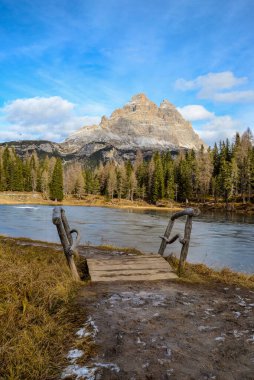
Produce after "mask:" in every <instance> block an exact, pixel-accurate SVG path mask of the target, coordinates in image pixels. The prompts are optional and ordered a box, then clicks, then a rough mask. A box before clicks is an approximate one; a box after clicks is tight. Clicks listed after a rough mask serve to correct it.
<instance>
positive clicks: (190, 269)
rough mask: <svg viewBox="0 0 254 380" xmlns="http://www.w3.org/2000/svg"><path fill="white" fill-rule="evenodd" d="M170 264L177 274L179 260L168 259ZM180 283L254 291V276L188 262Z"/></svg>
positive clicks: (171, 257) (172, 257)
mask: <svg viewBox="0 0 254 380" xmlns="http://www.w3.org/2000/svg"><path fill="white" fill-rule="evenodd" d="M167 261H168V262H169V264H170V265H171V266H172V267H173V269H174V270H175V271H176V272H177V269H178V264H179V260H178V259H177V258H176V257H175V256H169V257H168V258H167ZM179 281H181V282H184V283H189V284H204V285H210V286H214V285H216V284H223V285H225V286H227V285H230V286H241V287H245V288H249V289H254V274H245V273H241V272H234V271H232V270H231V269H229V268H223V269H221V270H214V269H212V268H209V267H208V266H206V265H204V264H191V263H188V262H186V264H185V270H184V273H183V274H182V276H181V278H180V279H179Z"/></svg>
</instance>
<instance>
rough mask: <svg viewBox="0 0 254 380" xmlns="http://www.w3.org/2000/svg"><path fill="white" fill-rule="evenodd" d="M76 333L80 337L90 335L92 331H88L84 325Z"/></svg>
mask: <svg viewBox="0 0 254 380" xmlns="http://www.w3.org/2000/svg"><path fill="white" fill-rule="evenodd" d="M76 335H77V336H78V337H79V338H85V337H87V336H90V335H91V333H90V332H88V331H86V329H85V327H82V328H81V329H79V330H78V331H77V332H76Z"/></svg>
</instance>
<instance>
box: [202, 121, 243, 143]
mask: <svg viewBox="0 0 254 380" xmlns="http://www.w3.org/2000/svg"><path fill="white" fill-rule="evenodd" d="M242 128H243V125H242V123H241V122H240V121H238V120H235V119H233V118H232V117H231V116H229V115H225V116H215V117H214V118H213V119H212V120H211V121H209V122H208V123H207V124H205V125H203V126H202V128H199V129H196V131H197V133H198V134H199V136H200V137H201V138H202V139H203V140H204V141H205V142H206V143H207V144H208V145H213V144H214V143H215V142H218V141H220V140H225V139H226V138H228V139H229V140H231V139H232V138H233V137H234V136H235V133H236V131H239V130H241V129H242Z"/></svg>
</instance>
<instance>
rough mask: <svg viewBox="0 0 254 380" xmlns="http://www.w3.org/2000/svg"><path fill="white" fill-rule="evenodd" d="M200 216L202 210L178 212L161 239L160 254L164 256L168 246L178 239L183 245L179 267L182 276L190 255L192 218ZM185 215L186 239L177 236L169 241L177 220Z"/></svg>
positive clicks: (189, 209)
mask: <svg viewBox="0 0 254 380" xmlns="http://www.w3.org/2000/svg"><path fill="white" fill-rule="evenodd" d="M199 214H200V210H199V209H198V208H186V209H185V210H183V211H179V212H176V213H175V214H173V215H172V216H171V218H170V220H169V223H168V226H167V228H166V231H165V233H164V236H162V237H161V239H162V241H161V245H160V248H159V252H158V253H159V254H160V255H162V256H163V254H164V251H165V249H166V246H167V244H172V243H173V242H174V241H176V240H177V239H179V242H180V243H181V244H182V249H181V254H180V260H179V265H178V274H179V275H181V274H182V272H183V270H184V266H185V262H186V258H187V255H188V249H189V244H190V236H191V229H192V217H193V216H198V215H199ZM185 215H186V216H187V220H186V224H185V229H184V238H182V237H181V235H180V234H177V235H175V236H173V237H172V238H171V239H169V236H170V233H171V231H172V228H173V225H174V222H175V220H176V219H178V218H180V217H181V216H185Z"/></svg>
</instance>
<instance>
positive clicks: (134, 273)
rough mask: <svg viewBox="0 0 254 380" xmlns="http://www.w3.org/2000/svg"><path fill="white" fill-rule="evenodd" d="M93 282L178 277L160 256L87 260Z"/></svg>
mask: <svg viewBox="0 0 254 380" xmlns="http://www.w3.org/2000/svg"><path fill="white" fill-rule="evenodd" d="M87 264H88V268H89V273H90V276H91V281H92V282H111V281H156V280H171V279H176V278H178V276H177V275H176V274H175V273H174V272H173V271H172V268H171V266H170V265H169V263H168V262H167V261H166V260H165V259H163V258H162V257H161V256H159V255H154V256H151V255H149V256H145V255H144V256H135V257H131V258H130V257H120V258H112V257H111V259H110V260H108V259H104V258H103V259H101V260H99V259H91V258H88V259H87Z"/></svg>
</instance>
